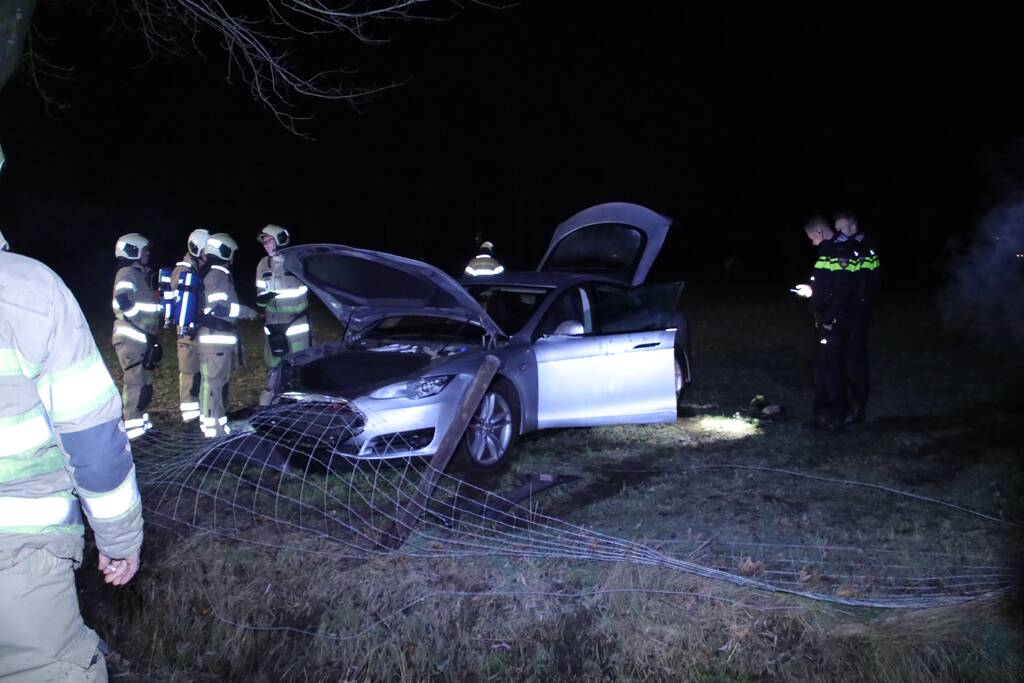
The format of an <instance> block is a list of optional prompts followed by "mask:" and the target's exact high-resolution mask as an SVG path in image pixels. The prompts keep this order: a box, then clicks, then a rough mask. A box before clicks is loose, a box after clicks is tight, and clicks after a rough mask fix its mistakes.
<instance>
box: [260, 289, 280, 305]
mask: <svg viewBox="0 0 1024 683" xmlns="http://www.w3.org/2000/svg"><path fill="white" fill-rule="evenodd" d="M276 296H277V292H263V293H262V294H259V295H257V296H256V305H257V306H266V305H267V304H269V303H270V302H271V301H273V300H274V297H276Z"/></svg>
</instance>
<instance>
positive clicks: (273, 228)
mask: <svg viewBox="0 0 1024 683" xmlns="http://www.w3.org/2000/svg"><path fill="white" fill-rule="evenodd" d="M268 237H273V238H274V242H275V243H276V244H277V246H278V247H284V246H287V245H288V242H290V241H291V235H289V234H288V231H287V230H285V229H284V228H282V227H281V226H280V225H274V224H270V225H268V226H267V227H265V228H263V229H262V230H260V232H259V234H258V235H256V241H257V242H259V243H260V244H262V243H263V240H265V239H266V238H268Z"/></svg>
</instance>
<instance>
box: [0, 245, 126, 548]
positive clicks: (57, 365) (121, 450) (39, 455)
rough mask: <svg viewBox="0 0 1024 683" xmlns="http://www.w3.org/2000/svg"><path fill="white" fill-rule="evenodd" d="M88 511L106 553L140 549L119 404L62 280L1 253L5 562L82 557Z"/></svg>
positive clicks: (1, 528) (0, 460) (0, 483)
mask: <svg viewBox="0 0 1024 683" xmlns="http://www.w3.org/2000/svg"><path fill="white" fill-rule="evenodd" d="M83 510H84V512H85V516H86V518H87V519H88V521H89V526H91V527H92V529H93V531H94V532H95V534H96V545H97V547H98V548H99V549H100V552H102V553H104V554H106V555H108V556H110V557H115V558H120V557H126V556H128V555H130V554H131V553H133V552H135V550H137V549H138V548H139V547H140V546H141V545H142V503H141V499H140V497H139V490H138V487H137V485H136V482H135V465H134V463H133V462H132V454H131V450H130V448H129V445H128V439H127V437H126V436H125V431H124V425H123V424H122V423H121V399H120V397H119V395H118V392H117V388H116V387H115V386H114V383H113V381H112V380H111V378H110V373H108V372H107V368H106V366H105V365H104V363H103V360H102V358H100V354H99V352H98V351H97V350H96V344H95V342H94V341H93V338H92V334H91V332H90V331H89V326H88V324H87V323H86V321H85V318H84V316H83V315H82V311H81V309H80V308H79V307H78V302H77V301H75V298H74V296H73V295H72V294H71V292H70V291H68V289H67V287H66V286H65V285H64V283H63V281H61V279H60V278H59V277H58V276H57V275H56V274H55V273H54V272H53V271H51V270H50V269H49V268H47V267H46V266H44V265H43V264H41V263H39V262H38V261H34V260H32V259H30V258H26V257H24V256H19V255H17V254H11V253H0V563H3V562H4V561H5V559H4V558H10V557H11V556H12V552H11V551H14V552H16V551H18V550H20V549H22V548H46V549H48V550H50V551H51V552H54V553H55V554H57V555H58V556H60V557H70V558H78V557H79V556H80V553H81V548H82V532H83V526H82V511H83Z"/></svg>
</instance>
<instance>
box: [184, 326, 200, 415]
mask: <svg viewBox="0 0 1024 683" xmlns="http://www.w3.org/2000/svg"><path fill="white" fill-rule="evenodd" d="M201 386H202V373H201V372H200V371H199V344H198V343H196V342H194V341H190V340H187V339H179V340H178V404H179V408H180V409H181V420H182V422H186V423H187V422H192V421H194V420H196V419H198V418H199V389H200V387H201Z"/></svg>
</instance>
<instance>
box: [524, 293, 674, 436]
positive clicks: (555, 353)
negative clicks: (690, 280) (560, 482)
mask: <svg viewBox="0 0 1024 683" xmlns="http://www.w3.org/2000/svg"><path fill="white" fill-rule="evenodd" d="M620 292H622V293H623V294H632V292H631V291H629V290H620ZM595 294H596V292H595V291H594V290H593V289H591V288H589V287H574V288H571V289H569V290H567V291H566V292H563V293H562V294H561V295H559V298H558V299H557V300H555V301H554V302H553V303H552V305H551V307H550V308H549V309H548V311H547V312H546V313H545V316H544V318H543V319H542V321H541V323H540V324H539V325H538V327H537V331H536V335H537V340H536V342H535V343H534V351H535V354H536V359H537V395H538V398H537V426H538V428H540V429H543V428H548V427H591V426H597V425H610V424H625V423H650V422H674V421H675V419H676V373H675V348H674V344H675V337H676V330H675V328H673V327H660V325H662V324H664V323H667V322H671V316H670V315H669V311H667V310H665V311H653V310H649V311H647V312H646V313H645V314H642V315H641V314H635V312H634V313H633V314H631V316H632V317H631V319H626V318H624V317H622V316H607V315H605V317H604V318H602V315H603V314H602V304H601V301H600V300H597V299H595ZM609 298H613V297H609ZM666 300H667V298H666Z"/></svg>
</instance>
